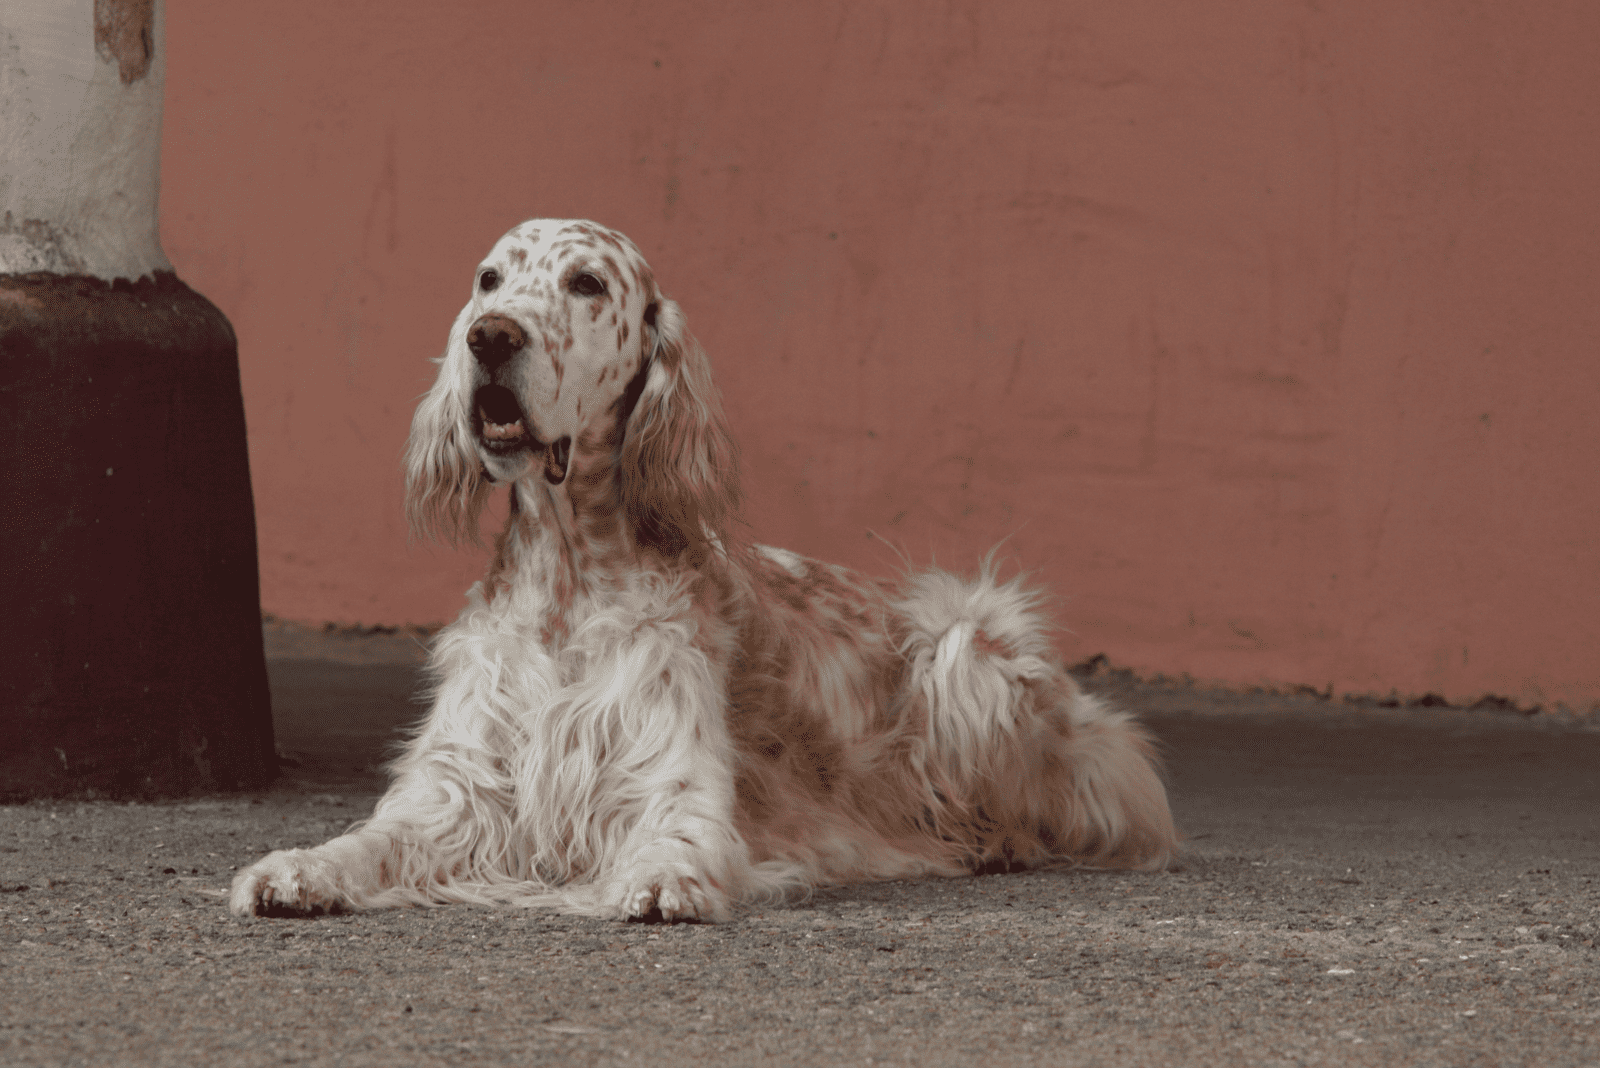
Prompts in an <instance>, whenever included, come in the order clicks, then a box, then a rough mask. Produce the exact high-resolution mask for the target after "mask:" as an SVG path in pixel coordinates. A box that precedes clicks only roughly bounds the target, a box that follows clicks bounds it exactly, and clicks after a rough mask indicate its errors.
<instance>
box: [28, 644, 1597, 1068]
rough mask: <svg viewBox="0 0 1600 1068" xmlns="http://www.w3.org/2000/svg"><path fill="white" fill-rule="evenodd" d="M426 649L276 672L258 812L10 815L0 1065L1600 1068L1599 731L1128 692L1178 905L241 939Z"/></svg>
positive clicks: (282, 656) (1001, 886)
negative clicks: (232, 891)
mask: <svg viewBox="0 0 1600 1068" xmlns="http://www.w3.org/2000/svg"><path fill="white" fill-rule="evenodd" d="M269 639H271V635H270V634H269ZM341 642H342V643H343V644H342V645H341V644H340V643H341ZM414 648H415V643H414V641H413V640H412V639H411V638H409V637H407V636H405V635H395V636H390V637H382V636H380V637H377V638H373V637H356V636H350V635H342V636H341V635H328V636H318V635H315V634H306V633H294V634H288V635H287V636H285V634H283V633H280V634H279V636H278V638H277V639H275V640H273V641H269V651H270V652H271V654H272V657H273V658H272V661H271V672H272V679H273V687H274V700H275V705H276V709H277V720H278V736H279V741H280V746H281V748H282V749H283V750H284V751H285V753H286V755H287V756H288V757H289V758H290V759H291V760H293V761H294V762H295V763H294V764H293V765H292V766H288V767H287V768H286V772H285V777H284V781H283V782H281V783H280V784H279V785H278V786H277V787H275V788H274V789H273V790H271V791H269V792H266V793H263V794H261V795H257V796H252V797H219V798H205V799H196V800H192V801H188V802H179V803H166V804H148V805H147V804H135V805H126V804H110V803H103V802H86V803H75V802H74V803H65V802H49V803H36V804H30V805H22V806H13V807H8V808H3V809H0V958H3V963H4V967H3V968H0V989H3V991H4V999H3V1002H0V1005H3V1007H0V1063H4V1064H7V1065H33V1064H39V1065H58V1064H86V1065H88V1064H93V1065H101V1064H104V1065H113V1064H115V1065H125V1064H126V1065H145V1064H151V1065H164V1064H172V1065H188V1064H206V1065H268V1064H289V1063H310V1064H330V1065H332V1064H338V1065H346V1064H348V1065H411V1064H444V1063H450V1064H463V1063H464V1064H484V1065H501V1064H515V1065H523V1064H606V1065H628V1064H640V1063H658V1064H667V1065H676V1064H701V1063H709V1064H785V1065H788V1064H793V1065H814V1064H836V1063H837V1064H875V1063H876V1064H881V1063H894V1064H913V1065H924V1064H925V1065H967V1064H982V1065H984V1066H985V1068H989V1066H998V1065H1011V1064H1041V1065H1056V1064H1059V1065H1080V1064H1081V1065H1098V1064H1104V1065H1143V1064H1151V1065H1158V1064H1159V1065H1169V1064H1207V1065H1210V1064H1250V1065H1257V1064H1260V1065H1312V1064H1327V1065H1341V1066H1343V1065H1365V1064H1371V1065H1398V1064H1406V1065H1410V1064H1416V1065H1477V1064H1482V1065H1511V1064H1528V1065H1534V1064H1537V1065H1596V1064H1600V983H1597V980H1600V950H1597V949H1596V939H1597V937H1600V933H1597V926H1600V820H1597V818H1596V814H1597V813H1600V732H1596V731H1594V730H1592V729H1585V728H1584V726H1583V725H1582V724H1576V723H1572V722H1567V723H1556V722H1546V721H1540V720H1535V721H1528V720H1524V719H1521V718H1517V717H1510V716H1505V715H1496V714H1492V713H1466V712H1455V711H1448V710H1437V709H1400V710H1374V709H1366V710H1363V709H1353V708H1349V707H1347V706H1342V705H1330V704H1327V703H1323V702H1318V701H1316V700H1315V699H1313V698H1304V697H1293V698H1285V697H1275V696H1270V695H1237V694H1219V693H1207V692H1197V691H1192V690H1184V689H1175V688H1161V687H1141V686H1130V685H1117V684H1116V683H1115V680H1102V681H1101V683H1100V685H1108V686H1111V687H1112V688H1113V689H1114V690H1116V691H1117V696H1118V697H1119V699H1120V700H1122V701H1123V702H1125V703H1126V704H1128V705H1130V706H1132V707H1135V708H1137V709H1139V710H1140V711H1142V712H1143V713H1144V714H1145V716H1146V718H1147V721H1148V722H1149V723H1151V725H1152V726H1153V727H1154V729H1155V730H1156V732H1157V733H1158V734H1159V735H1160V736H1161V738H1162V740H1163V741H1164V743H1165V744H1166V746H1167V750H1168V762H1169V767H1170V772H1171V782H1172V794H1173V800H1174V809H1175V812H1176V815H1177V817H1178V820H1179V824H1180V826H1181V827H1182V829H1183V830H1184V831H1185V832H1186V833H1187V834H1188V836H1189V842H1190V846H1189V856H1188V858H1187V859H1186V860H1185V861H1184V862H1183V864H1182V865H1181V866H1179V867H1178V868H1177V869H1175V870H1173V871H1169V872H1164V873H1155V874H1151V873H1136V874H1129V873H1102V872H1083V871H1073V870H1069V869H1064V868H1063V869H1054V870H1047V871H1040V872H1030V873H1025V874H1017V875H996V876H987V877H981V878H973V879H960V880H950V881H943V880H934V881H922V882H905V883H890V884H883V885H874V886H857V887H846V888H840V889H833V890H827V891H823V892H820V893H818V894H817V895H816V896H815V897H813V898H812V899H811V900H809V901H806V902H803V903H799V904H796V905H792V906H788V907H780V908H763V909H754V910H750V911H748V912H746V913H745V914H744V915H743V916H741V917H740V918H739V919H738V920H737V921H736V922H734V923H731V924H727V925H721V926H645V925H638V924H633V925H624V924H615V923H607V922H599V921H592V920H582V919H573V918H570V917H562V916H554V915H549V914H545V913H526V912H512V911H491V910H486V909H476V908H466V907H449V908H440V909H432V910H411V911H388V912H375V913H366V914H360V915H347V916H335V917H319V918H315V919H293V920H290V919H258V920H254V921H248V922H245V921H238V920H234V919H232V918H230V917H229V916H228V915H227V912H226V909H225V907H224V903H223V899H222V897H221V896H220V894H221V892H222V890H223V889H224V888H225V887H226V886H227V884H228V881H229V879H230V878H231V875H232V871H233V869H234V868H235V867H237V866H240V865H243V864H246V863H248V862H249V861H251V860H254V859H255V858H256V857H258V856H260V855H261V854H262V853H264V852H266V851H267V850H269V849H273V848H281V847H284V846H291V845H302V846H303V845H312V844H315V843H317V842H320V841H322V840H325V839H326V838H327V837H329V836H330V835H331V834H333V833H336V832H337V831H338V830H340V829H342V827H343V826H344V825H345V824H347V823H348V822H349V821H350V820H352V819H355V818H357V817H359V816H361V815H364V814H365V812H366V811H367V810H368V809H369V808H370V805H371V803H372V800H373V796H374V794H375V793H376V791H377V790H379V789H380V788H381V784H382V778H381V775H380V774H379V772H378V770H377V764H378V763H379V761H380V760H381V759H382V751H383V747H384V744H385V743H386V741H387V740H388V739H390V738H392V736H393V732H394V728H395V727H396V726H397V725H398V724H401V723H403V722H405V721H406V720H408V719H409V718H411V717H413V716H414V715H415V714H416V712H417V711H418V709H417V708H416V706H414V705H411V704H410V703H409V699H410V694H411V692H412V690H413V687H414V684H415V659H414V657H413V656H412V655H411V654H410V653H409V652H408V650H409V649H414ZM330 657H331V658H332V659H328V658H330Z"/></svg>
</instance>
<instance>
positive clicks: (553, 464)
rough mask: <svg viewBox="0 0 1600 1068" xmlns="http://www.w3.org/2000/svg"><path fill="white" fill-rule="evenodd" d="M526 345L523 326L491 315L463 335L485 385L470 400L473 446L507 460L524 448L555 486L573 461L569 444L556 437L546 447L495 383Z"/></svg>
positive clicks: (512, 399) (507, 391)
mask: <svg viewBox="0 0 1600 1068" xmlns="http://www.w3.org/2000/svg"><path fill="white" fill-rule="evenodd" d="M527 344H528V335H527V334H526V333H524V332H523V330H522V327H520V326H518V325H517V323H516V322H515V321H514V320H512V319H510V318H508V317H506V316H504V315H499V314H495V313H490V314H488V315H485V316H482V317H481V318H479V319H478V321H477V322H475V323H473V324H472V327H471V328H470V329H469V330H468V331H467V348H468V349H470V350H471V351H472V355H473V356H474V357H475V358H476V359H477V361H478V364H479V366H481V367H482V368H483V370H484V373H485V375H486V376H487V377H488V379H489V383H488V384H487V385H484V386H479V387H478V389H477V391H476V392H474V393H473V396H472V409H473V415H474V416H475V421H476V423H477V427H476V429H477V432H478V441H479V442H481V443H482V445H483V447H484V449H485V450H486V451H487V452H489V453H491V454H492V455H495V456H512V455H514V454H516V453H518V452H521V451H522V450H523V449H528V450H530V451H534V450H536V451H539V452H542V453H544V464H543V467H544V477H545V480H546V481H548V482H549V483H550V484H551V485H559V484H560V483H561V482H562V481H563V480H565V479H566V477H567V463H568V461H569V460H571V458H572V439H571V438H570V437H560V438H557V439H556V440H555V441H553V442H551V443H549V444H546V443H544V442H542V441H540V440H539V437H538V435H536V434H534V433H533V432H532V431H531V430H530V429H529V420H528V417H527V413H526V412H524V411H523V410H522V405H521V404H520V403H519V402H518V401H517V395H516V394H515V393H513V392H512V391H511V390H510V389H507V388H506V387H505V386H502V385H500V384H499V383H497V382H496V381H495V378H496V377H497V375H496V372H497V371H499V370H500V369H501V368H502V367H504V366H505V365H506V364H507V363H509V362H510V360H511V358H512V357H513V356H515V355H516V354H517V353H519V352H521V351H522V350H523V348H524V347H526V346H527Z"/></svg>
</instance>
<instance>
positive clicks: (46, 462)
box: [0, 0, 274, 798]
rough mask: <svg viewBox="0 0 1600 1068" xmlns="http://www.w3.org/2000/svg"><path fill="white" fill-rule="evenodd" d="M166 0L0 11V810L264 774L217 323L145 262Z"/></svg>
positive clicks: (20, 5)
mask: <svg viewBox="0 0 1600 1068" xmlns="http://www.w3.org/2000/svg"><path fill="white" fill-rule="evenodd" d="M164 70H165V57H164V53H163V39H162V4H161V3H160V2H159V0H6V3H5V5H4V7H3V8H0V796H5V797H13V798H14V797H19V796H37V795H60V794H69V795H70V794H78V795H90V796H94V795H111V796H141V795H145V796H148V795H173V794H182V793H189V792H193V791H197V790H212V789H231V788H238V787H245V786H253V785H258V784H261V783H263V782H265V781H267V780H268V779H269V778H270V777H271V775H272V773H273V770H274V764H273V759H272V713H271V707H270V704H269V699H268V695H267V679H266V665H265V661H264V659H263V656H262V644H261V626H260V606H259V598H260V589H259V581H258V578H257V571H256V538H255V513H254V506H253V503H252V499H251V495H250V471H249V461H248V456H247V454H246V449H245V432H244V407H243V400H242V397H241V395H240V391H239V364H238V351H237V347H236V344H235V341H234V337H233V330H232V328H231V327H230V326H229V325H228V321H227V319H226V318H224V317H223V315H222V313H221V312H219V311H218V310H217V309H216V308H215V307H214V306H213V305H212V304H211V303H210V302H208V301H207V300H206V299H205V298H204V297H201V296H200V295H199V294H197V293H195V292H194V291H193V290H191V289H189V287H188V286H186V285H184V284H183V283H182V282H180V281H179V280H178V278H177V277H176V276H175V275H174V274H173V273H172V266H171V264H170V263H168V262H167V258H166V256H165V254H164V253H163V252H162V250H161V242H160V233H159V225H158V216H157V200H158V194H159V186H160V150H161V98H162V81H163V74H164Z"/></svg>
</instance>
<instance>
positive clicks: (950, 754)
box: [231, 220, 1177, 920]
mask: <svg viewBox="0 0 1600 1068" xmlns="http://www.w3.org/2000/svg"><path fill="white" fill-rule="evenodd" d="M486 272H489V273H488V274H486ZM584 276H587V278H588V279H589V280H587V281H585V280H583V277H584ZM474 277H475V282H474V295H473V298H472V300H471V301H469V302H468V304H467V306H466V307H465V308H464V309H463V310H462V313H461V315H460V316H459V317H458V319H457V322H456V324H455V327H454V328H453V329H452V331H451V336H450V342H449V345H448V347H447V349H446V352H445V355H444V356H443V357H442V358H441V360H440V361H439V362H440V364H441V366H440V371H439V376H438V380H437V382H436V383H435V385H434V387H433V389H432V390H431V391H430V392H429V393H428V395H427V396H426V397H424V399H423V400H422V402H421V403H420V405H419V406H418V410H417V414H416V417H415V420H414V422H413V428H412V436H411V441H410V444H409V446H408V467H409V475H410V481H409V489H410V493H409V501H408V507H409V510H410V514H411V519H412V524H413V528H414V529H415V530H417V531H418V532H419V533H422V534H425V535H431V536H435V537H442V538H444V539H446V540H459V539H467V540H470V539H472V538H475V537H476V522H477V517H478V513H479V511H480V509H481V508H482V506H483V502H484V500H485V499H486V497H487V495H488V494H489V492H490V491H491V490H492V488H493V487H494V486H495V485H497V484H509V485H510V489H511V493H512V495H513V496H512V505H513V507H512V512H511V518H510V520H509V522H508V525H507V528H506V530H505V531H504V532H503V533H502V534H501V535H500V536H499V538H498V539H497V543H496V557H495V563H494V565H493V566H492V567H491V569H490V573H489V575H488V576H487V577H486V578H485V580H484V581H482V582H479V583H477V584H476V585H474V586H473V588H472V590H471V591H469V592H468V594H467V606H466V608H465V609H464V610H463V611H462V613H461V615H460V617H459V618H458V619H457V620H456V621H455V622H454V623H453V624H451V625H450V626H449V627H447V628H445V630H444V631H443V632H441V633H440V635H439V636H438V638H437V640H436V641H435V643H434V646H433V650H432V657H431V661H430V670H431V672H432V675H433V678H434V680H435V684H434V689H433V694H432V710H431V711H430V712H429V714H428V716H427V718H426V720H425V721H424V722H423V723H422V724H421V725H420V727H419V728H418V729H417V730H416V732H415V734H414V737H413V738H412V739H411V741H410V743H409V745H408V746H407V748H406V750H405V753H404V755H403V756H402V757H401V758H400V759H399V760H398V761H397V762H396V763H395V765H394V767H393V769H392V772H393V782H392V785H391V786H390V789H389V791H388V793H387V794H386V795H385V796H384V797H383V799H382V800H381V801H380V802H379V803H378V805H377V808H376V809H375V811H374V812H373V814H372V816H371V817H370V818H368V819H367V820H365V821H363V822H362V823H360V824H358V825H356V826H355V827H354V828H352V829H351V830H350V831H349V832H348V833H346V834H344V835H341V836H340V837H338V838H335V839H333V840H332V841H330V842H327V843H325V844H323V845H321V846H317V847H316V848H314V849H308V850H301V849H292V850H286V851H280V852H276V853H272V854H270V855H269V856H267V857H266V858H264V859H263V860H261V861H259V862H258V863H256V864H254V865H252V866H251V867H250V868H248V869H246V870H245V871H243V872H241V873H240V875H239V876H238V878H237V879H236V880H235V883H234V888H233V894H232V900H231V907H232V909H233V910H234V911H235V912H238V913H241V914H251V913H257V912H262V911H268V910H273V909H296V910H320V909H338V908H373V907H381V906H390V905H424V904H437V903H444V902H477V903H489V904H507V905H524V906H550V907H556V908H560V909H563V910H567V911H572V912H578V913H583V914H588V915H597V916H609V917H617V918H634V917H645V916H655V915H659V916H660V917H662V918H665V919H669V920H722V919H726V918H728V917H729V916H730V915H731V912H732V910H733V909H734V908H735V907H736V906H737V905H738V904H739V903H741V902H748V901H752V900H756V899H772V898H778V897H784V896H792V895H794V894H797V893H803V892H804V891H805V889H806V888H808V887H811V886H816V885H819V884H824V883H836V882H849V881H859V880H867V879H885V878H901V877H906V876H913V875H924V874H937V875H957V874H962V873H966V872H971V871H973V870H980V869H985V868H991V867H994V866H1002V867H1011V866H1028V865H1036V864H1041V863H1046V862H1050V861H1056V860H1072V861H1076V862H1079V863H1083V864H1091V865H1102V866H1136V867H1147V868H1148V867H1160V866H1162V865H1164V864H1166V863H1167V861H1168V859H1169V858H1170V857H1171V856H1172V854H1173V852H1174V850H1175V848H1176V842H1177V836H1176V833H1175V831H1174V829H1173V825H1172V820H1171V816H1170V815H1169V812H1168V808H1167V801H1166V795H1165V792H1164V790H1163V787H1162V784H1161V780H1160V777H1159V775H1158V773H1157V770H1156V765H1155V762H1154V758H1153V755H1152V749H1151V744H1150V741H1149V739H1148V738H1147V736H1146V735H1145V734H1144V733H1143V732H1142V730H1141V729H1140V728H1139V727H1138V726H1137V724H1136V723H1134V721H1133V720H1132V718H1131V717H1130V716H1129V715H1128V714H1126V713H1124V712H1119V711H1115V710H1112V709H1110V708H1108V707H1107V706H1106V705H1105V704H1104V703H1103V702H1102V701H1100V700H1099V699H1098V698H1095V697H1092V696H1089V695H1086V694H1084V693H1082V692H1081V691H1080V690H1079V689H1078V687H1077V685H1076V684H1075V683H1074V682H1073V680H1072V679H1071V677H1070V676H1068V675H1067V674H1066V673H1065V672H1064V671H1063V670H1062V668H1061V665H1060V661H1059V658H1058V657H1057V654H1056V653H1055V651H1054V649H1053V648H1052V646H1051V643H1050V640H1049V636H1048V635H1049V627H1048V624H1047V622H1046V620H1045V619H1044V618H1043V617H1042V616H1041V614H1040V613H1039V600H1040V597H1039V594H1037V593H1036V592H1034V591H1031V590H1028V589H1026V588H1025V587H1024V586H1023V584H1022V581H1021V580H1020V579H1013V580H1011V581H1009V582H1005V583H1001V582H998V581H997V580H996V578H995V576H994V573H993V569H992V567H990V566H989V565H988V564H986V565H985V566H984V568H983V569H982V570H981V571H980V573H979V574H978V575H977V576H975V577H973V578H961V577H958V576H955V575H952V574H950V573H948V572H944V571H939V570H927V571H923V572H921V573H918V574H914V575H911V576H909V577H907V578H906V579H905V581H904V582H903V584H902V585H901V587H900V588H899V589H898V591H889V592H886V591H885V588H884V587H882V586H880V585H878V584H875V583H870V582H866V581H864V580H861V579H860V578H858V577H857V576H855V575H853V574H851V573H849V572H848V571H846V570H844V569H842V568H837V567H831V566H828V565H823V564H819V563H816V562H814V561H809V560H805V559H803V558H801V557H798V556H796V555H794V554H793V553H789V552H786V551H784V550H781V549H771V548H767V547H761V546H746V545H744V544H743V543H741V542H740V541H739V540H738V539H737V537H736V533H737V525H736V523H735V522H734V519H735V516H736V513H737V506H738V499H739V498H738V486H737V478H736V471H735V467H734V456H733V450H732V445H731V443H730V442H729V441H728V440H727V436H726V428H725V426H724V425H723V422H722V416H721V410H720V403H719V401H718V399H717V396H716V391H715V389H714V387H713V386H712V385H711V381H710V370H709V364H708V363H707V362H706V359H705V356H704V353H703V352H701V351H700V349H699V347H698V345H696V344H695V343H694V341H693V339H692V338H691V337H690V336H689V335H688V333H687V331H686V330H685V328H684V322H683V316H682V313H681V311H679V309H678V308H677V306H676V305H675V304H673V303H672V302H671V301H669V300H667V299H666V298H664V297H662V296H661V294H660V292H659V290H658V289H657V288H656V286H655V282H654V277H653V275H652V274H651V272H650V269H649V267H648V266H647V265H645V263H644V260H643V257H642V256H640V255H639V253H638V250H637V249H636V248H634V246H633V245H632V243H631V242H628V240H627V239H626V238H625V237H622V236H621V235H620V234H616V233H614V232H613V231H609V230H605V229H604V228H603V227H598V226H596V225H595V224H592V223H583V222H559V221H550V220H534V221H532V222H529V223H525V224H523V225H522V226H519V227H518V228H516V229H514V230H512V231H511V232H510V233H509V234H507V235H506V236H505V237H504V238H502V239H501V241H500V242H499V243H498V244H497V245H496V246H495V248H494V249H493V250H492V251H491V253H490V255H489V257H488V258H487V259H486V260H485V261H484V263H483V264H481V265H480V267H479V270H478V272H477V274H476V275H475V276H474ZM596 280H597V281H598V283H599V287H600V290H601V291H600V292H599V293H595V292H593V290H594V289H595V288H596ZM491 283H492V284H491ZM496 331H498V337H499V339H500V340H499V343H500V344H501V346H502V347H501V349H500V350H499V355H498V356H496V355H491V354H490V349H491V348H492V342H493V341H494V337H493V336H492V335H495V334H496ZM485 338H489V341H488V342H486V341H485ZM473 339H476V340H477V342H478V343H479V349H474V348H473V344H472V342H473ZM517 342H520V343H521V344H520V345H518V344H516V343H517ZM480 350H482V351H480ZM513 350H514V351H513ZM507 352H510V355H509V356H508V355H507ZM552 382H553V383H554V385H553V386H552ZM489 387H494V388H503V389H504V390H506V391H508V392H507V393H506V395H507V396H514V397H515V398H516V399H517V403H518V411H517V412H516V413H515V414H517V415H518V416H520V419H518V420H517V421H515V422H508V420H509V413H508V414H496V412H494V411H490V410H489V408H488V407H486V405H487V404H488V402H486V401H485V400H484V399H483V398H484V397H485V396H486V394H485V393H484V392H483V390H484V389H486V388H489ZM496 419H498V420H500V422H498V423H496V422H495V420H496ZM508 426H509V427H510V428H511V429H510V430H509V431H508V430H506V429H505V428H506V427H508ZM486 427H490V428H491V429H495V432H496V433H497V434H498V435H499V438H498V440H496V439H495V438H494V437H493V436H492V435H490V434H489V433H487V432H486ZM518 431H520V434H519V433H518ZM508 434H509V435H510V437H511V444H512V445H514V446H515V447H514V448H509V449H508V448H507V447H506V438H507V435H508ZM561 442H565V443H566V444H565V446H563V445H562V444H560V443H561ZM565 451H570V460H565V461H564V454H565ZM563 462H565V464H566V466H565V468H564V469H563V468H562V463H563Z"/></svg>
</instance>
